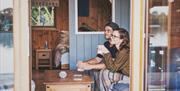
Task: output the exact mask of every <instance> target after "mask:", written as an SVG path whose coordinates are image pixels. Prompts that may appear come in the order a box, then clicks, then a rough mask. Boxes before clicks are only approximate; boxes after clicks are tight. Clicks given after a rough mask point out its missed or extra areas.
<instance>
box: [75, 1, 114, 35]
mask: <svg viewBox="0 0 180 91" xmlns="http://www.w3.org/2000/svg"><path fill="white" fill-rule="evenodd" d="M111 2H112V21H113V22H114V21H115V2H116V0H111ZM75 34H104V32H103V31H101V32H79V31H78V0H75Z"/></svg>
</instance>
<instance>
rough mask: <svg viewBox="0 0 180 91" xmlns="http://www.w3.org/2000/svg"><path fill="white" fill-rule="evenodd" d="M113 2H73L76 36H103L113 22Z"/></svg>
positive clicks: (90, 0) (102, 0)
mask: <svg viewBox="0 0 180 91" xmlns="http://www.w3.org/2000/svg"><path fill="white" fill-rule="evenodd" d="M114 5H115V4H114V0H75V7H76V8H75V16H76V17H75V21H76V34H103V31H104V25H105V24H106V23H107V22H109V21H114V19H113V18H114V17H113V16H114V13H113V12H114V11H115V10H114V7H113V6H114Z"/></svg>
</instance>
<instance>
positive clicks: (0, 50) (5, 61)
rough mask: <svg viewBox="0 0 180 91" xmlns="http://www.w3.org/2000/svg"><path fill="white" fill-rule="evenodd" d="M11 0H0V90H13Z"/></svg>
mask: <svg viewBox="0 0 180 91" xmlns="http://www.w3.org/2000/svg"><path fill="white" fill-rule="evenodd" d="M12 31H13V0H0V91H13V86H14V82H13V81H14V74H13V73H14V62H13V32H12Z"/></svg>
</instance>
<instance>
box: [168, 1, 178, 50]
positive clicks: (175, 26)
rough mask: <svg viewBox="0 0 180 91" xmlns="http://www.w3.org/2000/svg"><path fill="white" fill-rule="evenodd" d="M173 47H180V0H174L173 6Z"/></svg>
mask: <svg viewBox="0 0 180 91" xmlns="http://www.w3.org/2000/svg"><path fill="white" fill-rule="evenodd" d="M170 37H171V43H170V46H171V48H177V47H178V48H180V0H174V3H172V8H171V30H170Z"/></svg>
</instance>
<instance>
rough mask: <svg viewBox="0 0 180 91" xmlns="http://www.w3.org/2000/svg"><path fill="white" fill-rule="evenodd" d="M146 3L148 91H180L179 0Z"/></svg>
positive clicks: (158, 0)
mask: <svg viewBox="0 0 180 91" xmlns="http://www.w3.org/2000/svg"><path fill="white" fill-rule="evenodd" d="M147 1H148V10H147V11H148V17H147V19H146V21H148V26H147V27H148V28H147V29H148V30H147V33H148V35H149V37H148V51H147V52H148V57H147V74H146V77H147V80H146V81H147V88H146V90H147V91H180V80H179V79H178V77H180V42H179V41H180V22H179V21H180V19H179V17H180V0H147ZM168 1H169V2H168Z"/></svg>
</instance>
